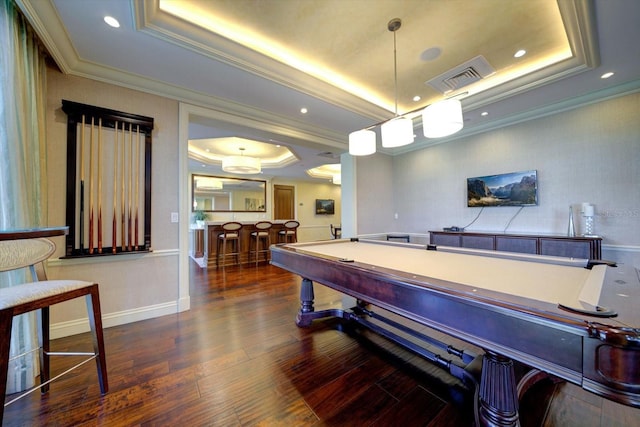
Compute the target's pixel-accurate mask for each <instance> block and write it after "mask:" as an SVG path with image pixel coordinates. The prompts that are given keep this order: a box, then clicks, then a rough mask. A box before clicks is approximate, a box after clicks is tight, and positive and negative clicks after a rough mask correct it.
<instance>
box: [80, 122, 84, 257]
mask: <svg viewBox="0 0 640 427" xmlns="http://www.w3.org/2000/svg"><path fill="white" fill-rule="evenodd" d="M83 251H84V114H83V115H82V125H81V126H80V253H82V252H83Z"/></svg>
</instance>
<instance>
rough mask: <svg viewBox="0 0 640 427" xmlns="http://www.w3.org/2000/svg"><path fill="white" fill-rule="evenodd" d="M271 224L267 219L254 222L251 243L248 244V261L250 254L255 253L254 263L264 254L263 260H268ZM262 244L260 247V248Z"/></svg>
mask: <svg viewBox="0 0 640 427" xmlns="http://www.w3.org/2000/svg"><path fill="white" fill-rule="evenodd" d="M272 226H273V224H272V223H271V222H269V221H260V222H256V224H255V231H252V232H251V244H250V246H249V262H251V254H255V257H256V264H258V257H259V255H260V254H261V253H262V254H264V260H265V261H269V246H271V236H270V231H271V227H272ZM261 244H262V249H260V247H261Z"/></svg>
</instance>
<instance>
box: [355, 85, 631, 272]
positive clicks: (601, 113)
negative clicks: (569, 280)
mask: <svg viewBox="0 0 640 427" xmlns="http://www.w3.org/2000/svg"><path fill="white" fill-rule="evenodd" d="M639 112H640V94H638V93H635V94H630V95H626V96H622V97H618V98H614V99H609V100H605V101H602V102H599V103H595V104H591V105H587V106H583V107H581V108H578V109H575V110H571V111H566V112H563V113H559V114H555V115H552V116H548V117H544V118H540V119H536V120H531V121H528V122H524V123H520V124H517V125H513V126H509V127H505V128H502V129H498V130H495V131H491V132H487V133H484V134H480V135H476V136H471V137H467V138H462V139H459V140H456V141H452V142H448V143H445V144H440V145H436V146H433V147H429V148H425V149H423V150H419V151H414V152H411V153H408V154H405V155H400V156H396V157H394V158H393V159H392V160H390V161H391V162H392V173H391V175H392V180H393V184H394V185H393V190H391V192H392V194H380V196H379V197H372V194H373V193H374V191H375V192H378V193H379V192H381V189H382V188H385V187H384V186H383V185H381V183H380V182H377V183H375V185H376V186H375V187H374V186H373V184H374V182H375V181H373V176H371V175H373V174H374V170H376V171H377V170H385V169H383V168H381V167H380V160H379V159H376V158H371V159H366V160H363V161H362V162H359V163H358V198H357V200H358V201H357V203H358V212H359V221H360V222H361V223H363V224H362V225H363V226H362V227H360V224H359V229H358V231H359V233H371V232H384V231H386V229H384V228H382V227H383V226H385V225H386V226H387V227H389V228H390V229H393V230H396V231H406V232H410V233H415V234H416V235H425V234H426V232H427V230H430V229H436V230H438V229H442V227H446V226H451V225H457V226H465V225H467V224H469V223H471V222H472V221H473V219H474V218H475V217H476V216H477V215H478V212H479V208H468V207H467V206H466V178H468V177H474V176H483V175H492V174H497V173H504V172H515V171H522V170H529V169H536V170H537V171H538V187H539V193H538V194H539V204H538V206H534V207H525V208H524V209H523V210H522V211H521V212H520V213H519V214H518V215H517V216H516V217H515V218H513V217H514V215H516V213H517V211H518V209H519V208H517V207H501V208H495V207H494V208H485V209H484V211H483V212H482V214H481V215H480V217H479V218H478V220H477V221H476V222H475V223H474V224H473V225H472V226H470V227H469V230H474V231H502V230H504V229H505V227H506V226H507V224H508V223H509V221H510V220H511V219H512V218H513V221H512V223H511V224H510V226H509V228H508V229H507V231H511V232H518V231H520V232H536V233H566V231H567V226H568V219H569V205H573V206H574V211H579V208H578V206H577V205H579V204H581V203H582V202H589V203H592V204H594V205H595V209H596V218H595V227H596V232H597V233H598V234H601V235H602V236H603V238H604V239H603V245H604V246H603V257H605V258H608V259H613V260H617V261H624V262H633V263H635V265H640V117H639ZM365 166H366V168H367V169H368V171H367V172H366V174H368V175H369V176H371V179H367V180H363V179H362V177H363V176H364V175H363V173H362V171H363V169H364V168H365ZM361 182H362V184H361ZM369 182H371V184H370V185H371V187H370V191H369V192H367V191H366V190H365V189H363V188H362V187H364V186H365V185H366V184H367V183H369ZM381 200H383V201H384V200H387V201H388V200H392V202H391V203H392V204H393V206H394V209H392V210H388V209H385V210H383V212H382V215H381V217H380V218H379V219H378V220H377V221H376V223H371V222H370V221H369V218H368V217H367V216H366V214H365V213H369V212H375V211H376V209H380V201H381ZM395 212H397V213H398V218H399V219H398V220H394V219H393V214H394V213H395ZM580 222H581V219H580V218H579V217H578V215H576V223H577V225H578V228H580V225H581V224H580ZM390 223H391V224H390Z"/></svg>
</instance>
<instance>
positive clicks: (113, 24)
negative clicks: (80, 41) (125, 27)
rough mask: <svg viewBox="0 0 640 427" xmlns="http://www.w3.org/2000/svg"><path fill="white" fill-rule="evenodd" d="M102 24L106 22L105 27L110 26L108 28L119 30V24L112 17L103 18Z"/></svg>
mask: <svg viewBox="0 0 640 427" xmlns="http://www.w3.org/2000/svg"><path fill="white" fill-rule="evenodd" d="M104 22H106V23H107V25H108V26H110V27H113V28H120V23H119V22H118V20H117V19H116V18H114V17H113V16H105V17H104Z"/></svg>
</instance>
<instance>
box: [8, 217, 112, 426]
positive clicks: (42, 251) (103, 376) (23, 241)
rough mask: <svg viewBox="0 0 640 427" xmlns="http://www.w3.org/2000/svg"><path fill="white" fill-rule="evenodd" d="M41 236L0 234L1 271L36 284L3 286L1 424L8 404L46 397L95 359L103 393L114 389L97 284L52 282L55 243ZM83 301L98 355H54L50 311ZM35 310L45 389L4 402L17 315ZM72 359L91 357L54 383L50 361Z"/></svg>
mask: <svg viewBox="0 0 640 427" xmlns="http://www.w3.org/2000/svg"><path fill="white" fill-rule="evenodd" d="M49 230H50V229H49ZM38 234H41V235H46V233H40V232H39V231H37V230H36V231H34V230H22V231H15V232H0V272H8V271H14V270H16V271H20V270H25V269H29V270H30V271H31V280H32V282H28V283H22V284H17V285H12V286H9V287H4V288H0V336H1V337H2V339H0V400H1V401H0V424H2V418H3V415H4V407H5V406H6V405H9V404H11V403H13V402H15V401H16V400H18V399H20V398H22V397H24V396H26V395H27V394H30V393H31V392H33V391H35V390H37V389H38V388H40V391H41V392H42V393H46V392H48V391H49V383H51V382H52V381H54V380H55V379H57V378H58V377H60V376H62V375H64V374H66V373H69V372H70V371H71V370H73V369H75V368H77V367H79V366H81V365H83V364H85V363H86V362H88V361H90V360H91V359H95V360H96V367H97V370H98V382H99V384H100V392H101V393H102V394H106V393H107V391H108V390H109V384H108V381H107V361H106V358H105V352H104V338H103V333H102V317H101V312H100V296H99V293H98V284H97V283H92V282H85V281H80V280H47V277H46V274H45V271H44V265H43V263H44V261H45V260H46V259H47V258H49V257H50V256H51V255H52V254H53V253H54V252H55V245H54V243H53V242H51V241H50V240H48V239H46V238H42V237H37V235H38ZM49 235H52V234H49ZM80 297H85V300H86V304H87V314H88V317H89V326H90V328H91V334H92V336H93V352H81V353H77V352H74V353H68V352H67V353H60V352H51V351H49V349H50V346H49V307H50V306H52V305H55V304H58V303H61V302H64V301H69V300H72V299H75V298H80ZM31 311H37V319H38V321H37V324H38V325H37V327H38V345H39V350H40V351H39V353H40V385H36V386H34V387H31V388H30V389H28V390H26V391H24V392H22V394H20V395H19V396H18V397H16V398H14V399H13V400H11V401H10V402H8V403H6V404H5V397H6V387H7V370H8V367H9V347H10V345H9V343H10V342H11V325H12V323H13V318H14V317H15V316H18V315H20V314H24V313H28V312H31ZM69 355H76V356H79V355H81V356H86V359H85V360H83V361H81V362H80V363H78V364H76V365H75V366H73V367H72V368H70V369H68V370H66V371H65V372H63V373H62V374H59V375H57V376H56V377H54V378H52V379H51V378H50V360H49V359H50V357H51V356H69Z"/></svg>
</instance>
